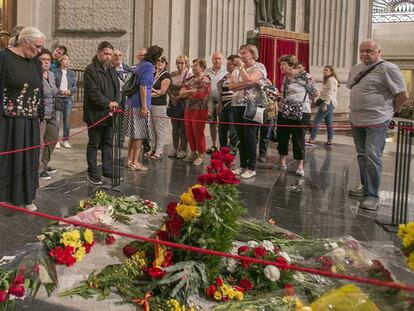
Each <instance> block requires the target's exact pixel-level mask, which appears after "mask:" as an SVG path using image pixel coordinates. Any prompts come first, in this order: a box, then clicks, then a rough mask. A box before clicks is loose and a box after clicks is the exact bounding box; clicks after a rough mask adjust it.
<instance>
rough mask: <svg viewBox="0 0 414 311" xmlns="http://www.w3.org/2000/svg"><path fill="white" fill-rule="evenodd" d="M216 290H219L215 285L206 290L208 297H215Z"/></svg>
mask: <svg viewBox="0 0 414 311" xmlns="http://www.w3.org/2000/svg"><path fill="white" fill-rule="evenodd" d="M216 290H217V288H216V287H215V286H214V285H210V286H209V287H207V288H206V294H207V296H209V297H213V296H214V293H215V292H216Z"/></svg>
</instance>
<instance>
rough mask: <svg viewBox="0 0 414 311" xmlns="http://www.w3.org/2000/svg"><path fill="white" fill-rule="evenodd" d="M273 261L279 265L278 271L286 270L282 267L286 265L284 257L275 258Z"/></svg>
mask: <svg viewBox="0 0 414 311" xmlns="http://www.w3.org/2000/svg"><path fill="white" fill-rule="evenodd" d="M275 261H276V263H278V264H279V265H280V266H279V265H278V266H277V267H278V268H279V269H280V270H287V268H286V267H284V266H286V265H288V262H287V260H286V259H285V258H284V257H277V258H276V260H275Z"/></svg>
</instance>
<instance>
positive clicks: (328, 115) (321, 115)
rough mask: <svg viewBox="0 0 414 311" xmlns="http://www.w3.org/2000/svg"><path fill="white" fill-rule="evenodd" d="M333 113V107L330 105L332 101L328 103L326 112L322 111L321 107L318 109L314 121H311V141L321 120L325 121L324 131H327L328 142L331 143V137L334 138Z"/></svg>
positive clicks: (316, 133) (317, 130)
mask: <svg viewBox="0 0 414 311" xmlns="http://www.w3.org/2000/svg"><path fill="white" fill-rule="evenodd" d="M333 111H334V106H333V104H332V101H331V102H330V103H329V105H328V110H327V111H326V112H323V111H322V106H320V107H319V109H318V112H317V113H316V116H315V119H314V120H313V127H312V131H311V136H310V139H311V140H315V138H316V136H317V135H318V132H319V124H321V122H322V120H324V119H325V124H326V126H327V128H326V129H327V131H328V141H332V139H333V136H334V130H333V127H332V123H333Z"/></svg>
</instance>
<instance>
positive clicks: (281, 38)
mask: <svg viewBox="0 0 414 311" xmlns="http://www.w3.org/2000/svg"><path fill="white" fill-rule="evenodd" d="M285 54H293V55H296V57H297V58H298V59H299V61H301V62H303V63H304V65H305V68H306V71H308V72H309V34H307V33H299V32H292V31H287V30H280V29H276V28H268V27H260V30H259V61H260V62H261V63H263V64H264V65H265V67H266V70H267V74H268V78H269V79H270V80H271V81H272V83H273V85H276V86H277V87H278V89H279V90H280V89H281V87H282V79H283V77H282V73H281V72H280V66H279V63H278V59H279V57H280V56H282V55H285Z"/></svg>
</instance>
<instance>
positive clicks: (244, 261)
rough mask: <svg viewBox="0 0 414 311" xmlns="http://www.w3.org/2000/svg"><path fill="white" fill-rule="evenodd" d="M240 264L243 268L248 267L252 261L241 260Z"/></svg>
mask: <svg viewBox="0 0 414 311" xmlns="http://www.w3.org/2000/svg"><path fill="white" fill-rule="evenodd" d="M241 264H242V267H243V269H248V268H249V267H250V265H251V264H252V263H251V261H246V260H242V261H241Z"/></svg>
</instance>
